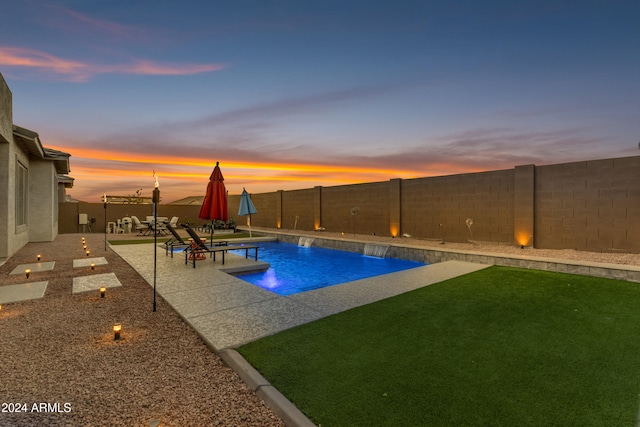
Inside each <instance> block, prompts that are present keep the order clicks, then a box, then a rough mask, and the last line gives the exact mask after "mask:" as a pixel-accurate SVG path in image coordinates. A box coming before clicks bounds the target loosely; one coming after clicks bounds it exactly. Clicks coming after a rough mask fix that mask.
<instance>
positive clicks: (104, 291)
mask: <svg viewBox="0 0 640 427" xmlns="http://www.w3.org/2000/svg"><path fill="white" fill-rule="evenodd" d="M106 293H107V288H104V287H103V288H100V298H104V295H105V294H106Z"/></svg>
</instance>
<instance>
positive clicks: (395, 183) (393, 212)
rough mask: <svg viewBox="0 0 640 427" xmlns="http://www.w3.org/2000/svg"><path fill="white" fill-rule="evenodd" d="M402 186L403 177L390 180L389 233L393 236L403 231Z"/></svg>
mask: <svg viewBox="0 0 640 427" xmlns="http://www.w3.org/2000/svg"><path fill="white" fill-rule="evenodd" d="M401 187H402V179H401V178H394V179H392V180H391V181H389V233H390V234H391V237H399V236H400V233H401V228H402V223H401V216H400V214H401V212H402V206H401V205H402V197H401Z"/></svg>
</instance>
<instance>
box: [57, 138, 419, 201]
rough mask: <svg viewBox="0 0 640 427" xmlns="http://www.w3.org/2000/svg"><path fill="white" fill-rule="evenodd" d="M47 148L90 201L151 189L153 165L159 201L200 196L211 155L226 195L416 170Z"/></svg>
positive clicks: (78, 195)
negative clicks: (66, 160)
mask: <svg viewBox="0 0 640 427" xmlns="http://www.w3.org/2000/svg"><path fill="white" fill-rule="evenodd" d="M52 148H54V149H59V150H62V151H66V152H69V153H71V155H72V157H71V174H70V175H71V176H72V177H73V178H75V183H74V188H73V189H71V190H70V191H69V193H70V194H72V195H73V197H75V198H77V199H80V200H87V201H92V200H93V199H95V197H97V196H95V195H96V194H102V192H103V191H106V192H107V193H109V194H123V195H127V194H132V193H133V192H134V191H135V190H136V189H138V188H143V189H146V190H148V191H151V187H152V184H151V183H152V180H153V177H152V171H153V170H156V171H157V173H158V176H159V181H160V185H161V188H162V191H163V200H166V201H171V200H176V199H179V198H182V197H186V196H194V195H201V193H203V192H204V191H205V188H206V183H207V181H208V179H209V175H210V174H211V171H212V169H213V166H214V165H215V161H216V160H217V161H220V166H221V168H222V172H223V174H224V177H225V183H226V184H227V190H229V192H230V194H236V193H240V192H241V191H242V187H245V186H247V187H250V190H251V191H252V192H254V193H255V192H270V191H275V190H279V189H283V190H290V189H302V188H310V187H314V186H316V185H325V186H328V185H343V184H353V183H362V182H374V181H386V180H389V179H391V178H395V177H400V176H402V177H405V178H406V177H412V176H417V175H416V174H417V172H416V171H410V170H397V169H379V168H372V167H358V166H347V165H336V164H312V163H301V162H298V163H284V162H283V163H260V162H251V161H247V160H244V159H225V158H216V159H212V158H191V157H175V156H162V155H159V156H156V155H153V154H151V155H142V154H138V153H124V154H123V153H121V152H111V151H108V150H99V149H91V148H79V149H71V150H69V149H68V148H66V149H65V147H52ZM94 196H95V197H94Z"/></svg>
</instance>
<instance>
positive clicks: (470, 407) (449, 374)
mask: <svg viewBox="0 0 640 427" xmlns="http://www.w3.org/2000/svg"><path fill="white" fill-rule="evenodd" d="M639 333H640V285H639V284H636V283H630V282H625V281H617V280H608V279H600V278H594V277H586V276H577V275H569V274H561V273H553V272H544V271H535V270H522V269H515V268H508V267H496V266H494V267H490V268H487V269H485V270H481V271H479V272H475V273H472V274H468V275H465V276H461V277H458V278H455V279H452V280H448V281H446V282H442V283H439V284H435V285H431V286H428V287H425V288H422V289H418V290H416V291H413V292H409V293H406V294H403V295H400V296H397V297H394V298H389V299H386V300H383V301H379V302H377V303H373V304H369V305H366V306H363V307H359V308H356V309H353V310H350V311H347V312H344V313H340V314H337V315H334V316H330V317H327V318H324V319H321V320H318V321H316V322H313V323H309V324H306V325H302V326H299V327H296V328H294V329H290V330H288V331H284V332H282V333H279V334H277V335H274V336H271V337H267V338H264V339H261V340H259V341H256V342H253V343H249V344H247V345H244V346H242V347H240V348H239V349H238V350H239V351H240V353H241V354H242V355H243V356H244V357H245V358H246V359H247V360H248V361H249V362H250V363H251V364H252V365H253V366H254V367H256V368H257V369H258V370H259V371H260V372H261V373H262V374H263V375H264V376H265V377H266V378H267V379H268V380H269V381H270V382H271V383H272V384H273V385H274V386H275V387H276V388H277V389H278V390H280V391H281V392H282V393H283V394H284V395H285V396H286V397H287V398H289V399H290V400H291V401H292V402H293V403H294V404H295V405H296V406H297V407H298V408H299V409H300V410H302V411H303V412H304V413H305V414H306V415H307V416H308V417H309V418H310V419H311V420H312V421H313V422H315V423H316V424H321V425H322V426H323V427H325V426H382V425H384V426H387V425H388V426H418V425H420V426H452V425H456V426H459V425H464V426H476V425H477V426H480V425H482V426H486V425H492V426H525V425H527V426H543V425H544V426H552V425H555V426H636V425H637V422H638V419H637V418H638V403H639V392H640V339H638V334H639Z"/></svg>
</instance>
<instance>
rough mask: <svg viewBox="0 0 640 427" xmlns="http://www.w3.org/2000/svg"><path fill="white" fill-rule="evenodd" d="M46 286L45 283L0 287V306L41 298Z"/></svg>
mask: <svg viewBox="0 0 640 427" xmlns="http://www.w3.org/2000/svg"><path fill="white" fill-rule="evenodd" d="M32 271H33V270H32ZM48 284H49V282H48V281H47V282H31V283H20V284H18V285H7V286H0V304H7V303H10V302H17V301H26V300H30V299H37V298H42V297H43V296H44V292H45V291H46V290H47V285H48Z"/></svg>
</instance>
